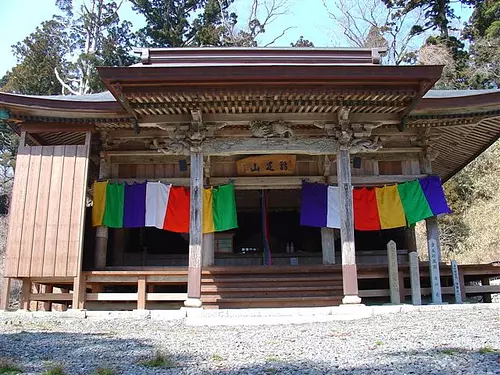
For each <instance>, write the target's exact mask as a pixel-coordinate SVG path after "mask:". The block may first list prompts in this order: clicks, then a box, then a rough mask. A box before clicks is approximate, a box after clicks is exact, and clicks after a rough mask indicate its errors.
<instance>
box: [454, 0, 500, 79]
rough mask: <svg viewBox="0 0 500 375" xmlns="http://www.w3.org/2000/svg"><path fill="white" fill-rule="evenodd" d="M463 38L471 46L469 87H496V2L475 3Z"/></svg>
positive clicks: (499, 21)
mask: <svg viewBox="0 0 500 375" xmlns="http://www.w3.org/2000/svg"><path fill="white" fill-rule="evenodd" d="M463 36H464V37H465V38H467V39H468V40H469V42H470V44H471V45H470V54H471V58H472V62H471V65H470V69H469V72H468V74H469V76H470V86H471V87H472V88H495V87H496V88H498V87H500V2H498V1H495V0H484V1H479V2H478V4H476V7H475V9H474V12H473V13H472V16H471V17H470V19H469V22H468V23H467V25H466V27H465V29H464V32H463Z"/></svg>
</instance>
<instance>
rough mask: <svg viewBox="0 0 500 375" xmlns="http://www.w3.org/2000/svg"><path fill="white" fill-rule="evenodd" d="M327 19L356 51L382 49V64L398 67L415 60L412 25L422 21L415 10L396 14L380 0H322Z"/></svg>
mask: <svg viewBox="0 0 500 375" xmlns="http://www.w3.org/2000/svg"><path fill="white" fill-rule="evenodd" d="M323 5H324V7H325V8H326V10H327V12H328V15H329V17H330V19H331V20H332V21H333V22H334V23H335V25H336V26H337V27H338V29H340V32H341V33H342V36H339V37H341V38H344V39H345V40H346V41H347V43H348V44H350V45H351V46H353V47H358V48H373V47H386V48H387V49H388V51H387V57H386V61H387V62H389V63H391V64H395V65H399V64H403V63H408V62H411V61H414V60H415V56H416V51H417V49H418V45H417V44H416V43H415V42H416V41H417V38H416V35H415V34H412V33H411V30H412V27H413V25H415V24H416V23H419V22H420V21H421V20H422V17H423V14H422V12H421V11H420V10H419V9H415V10H413V11H411V12H408V13H405V14H400V13H399V12H398V10H397V9H393V8H389V7H386V6H385V4H384V2H383V0H356V1H352V0H338V1H333V0H323Z"/></svg>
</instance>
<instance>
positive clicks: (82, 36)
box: [55, 0, 135, 95]
mask: <svg viewBox="0 0 500 375" xmlns="http://www.w3.org/2000/svg"><path fill="white" fill-rule="evenodd" d="M56 4H57V5H58V6H59V7H60V9H61V10H62V11H64V12H65V13H66V17H67V19H68V21H69V24H70V27H69V32H70V35H71V42H72V48H73V50H72V52H73V53H75V54H77V55H78V58H77V60H76V62H74V63H73V64H71V66H70V67H69V72H68V79H64V78H62V77H61V75H60V74H59V73H58V70H57V68H55V73H56V76H57V77H58V80H59V82H60V83H61V85H62V86H63V89H64V90H67V91H68V92H70V93H71V94H80V95H82V94H88V93H90V92H97V91H102V90H104V89H105V87H104V86H103V84H102V83H101V80H100V79H99V76H98V74H97V71H96V69H95V67H96V66H99V65H107V66H110V65H111V66H113V65H114V66H126V65H130V64H132V63H133V62H134V61H135V59H134V57H133V56H132V55H131V54H130V50H131V49H132V46H133V40H134V37H133V34H132V32H131V27H132V24H131V23H130V22H128V21H124V22H120V18H119V16H118V10H119V9H120V6H121V3H120V4H117V3H116V2H114V1H108V0H90V3H89V5H87V3H86V2H83V4H82V5H81V7H80V10H79V16H78V17H76V18H75V17H74V9H73V1H72V0H58V1H56Z"/></svg>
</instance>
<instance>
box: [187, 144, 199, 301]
mask: <svg viewBox="0 0 500 375" xmlns="http://www.w3.org/2000/svg"><path fill="white" fill-rule="evenodd" d="M190 182H191V189H190V194H191V196H190V197H191V207H190V211H189V214H190V223H189V267H188V293H187V297H188V298H187V300H186V301H184V306H186V307H201V300H200V297H201V258H202V255H201V254H202V253H201V250H202V243H203V234H202V229H203V228H202V218H203V154H202V152H201V148H198V147H196V148H192V149H191V181H190Z"/></svg>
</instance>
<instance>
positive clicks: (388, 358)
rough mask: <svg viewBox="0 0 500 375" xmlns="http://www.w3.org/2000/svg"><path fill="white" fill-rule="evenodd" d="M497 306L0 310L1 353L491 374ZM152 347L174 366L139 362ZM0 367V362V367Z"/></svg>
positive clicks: (205, 368) (226, 370) (138, 369)
mask: <svg viewBox="0 0 500 375" xmlns="http://www.w3.org/2000/svg"><path fill="white" fill-rule="evenodd" d="M499 350H500V310H498V309H497V310H493V309H479V310H476V309H464V310H452V311H426V312H416V311H415V312H406V313H397V314H387V315H378V316H373V317H370V318H366V319H360V320H350V321H331V322H324V323H309V324H296V325H273V326H236V327H234V326H232V327H224V326H223V327H220V326H218V327H193V326H186V325H185V324H184V323H183V321H175V322H172V321H170V322H168V321H156V320H148V319H142V320H140V319H137V320H128V319H113V320H111V319H102V318H101V319H98V318H87V319H74V318H61V317H58V318H54V317H52V318H32V317H29V316H24V317H23V316H20V315H19V314H15V315H12V316H9V317H2V318H0V357H2V358H11V359H12V360H13V361H14V362H15V363H16V364H18V365H20V366H22V368H23V369H24V372H23V373H24V374H41V373H43V372H44V371H45V370H46V369H47V368H50V367H51V366H53V365H55V364H60V365H61V366H62V367H64V369H65V373H66V374H68V375H69V374H93V373H94V374H95V371H96V369H97V368H99V367H100V368H106V369H110V370H113V372H110V373H105V374H106V375H111V374H129V375H132V374H133V375H143V374H471V375H477V374H500V351H499ZM158 351H160V352H161V353H163V355H164V356H165V357H166V358H167V359H168V360H169V361H171V362H172V363H171V365H173V366H175V367H173V368H170V369H166V368H158V367H156V368H155V367H149V368H148V367H146V366H144V365H143V364H142V363H141V361H144V360H147V359H150V358H152V357H154V355H155V353H156V352H158ZM0 373H1V371H0Z"/></svg>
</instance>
